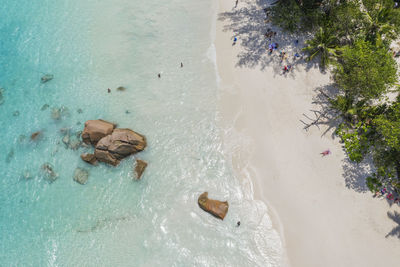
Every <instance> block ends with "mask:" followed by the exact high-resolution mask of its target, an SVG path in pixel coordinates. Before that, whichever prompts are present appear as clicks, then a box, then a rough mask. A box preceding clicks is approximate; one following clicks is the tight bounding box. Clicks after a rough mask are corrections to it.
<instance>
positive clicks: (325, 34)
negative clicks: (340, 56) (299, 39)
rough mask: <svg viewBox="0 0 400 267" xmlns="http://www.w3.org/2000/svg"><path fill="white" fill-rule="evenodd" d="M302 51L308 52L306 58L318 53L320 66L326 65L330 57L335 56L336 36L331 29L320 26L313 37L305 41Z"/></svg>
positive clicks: (312, 57)
mask: <svg viewBox="0 0 400 267" xmlns="http://www.w3.org/2000/svg"><path fill="white" fill-rule="evenodd" d="M303 51H305V52H306V53H308V54H309V56H308V57H307V60H312V59H314V57H316V56H318V55H319V56H320V58H321V66H322V67H326V66H327V65H328V63H329V62H330V61H331V59H332V58H334V57H336V56H337V38H336V36H335V35H334V34H333V32H332V31H331V29H324V28H322V27H320V28H319V30H318V31H317V32H316V33H315V36H314V38H313V39H310V40H307V41H306V47H304V48H303Z"/></svg>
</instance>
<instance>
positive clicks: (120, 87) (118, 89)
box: [117, 86, 126, 91]
mask: <svg viewBox="0 0 400 267" xmlns="http://www.w3.org/2000/svg"><path fill="white" fill-rule="evenodd" d="M125 90H126V88H125V87H123V86H119V87H118V88H117V91H125Z"/></svg>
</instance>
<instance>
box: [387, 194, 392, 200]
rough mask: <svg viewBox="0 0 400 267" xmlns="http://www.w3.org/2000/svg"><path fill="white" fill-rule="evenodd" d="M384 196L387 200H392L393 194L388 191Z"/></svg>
mask: <svg viewBox="0 0 400 267" xmlns="http://www.w3.org/2000/svg"><path fill="white" fill-rule="evenodd" d="M386 198H387V199H388V200H392V199H393V198H394V197H393V194H392V193H389V194H387V196H386Z"/></svg>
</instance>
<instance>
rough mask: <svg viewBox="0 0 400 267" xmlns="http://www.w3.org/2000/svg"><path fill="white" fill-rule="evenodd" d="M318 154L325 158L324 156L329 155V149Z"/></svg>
mask: <svg viewBox="0 0 400 267" xmlns="http://www.w3.org/2000/svg"><path fill="white" fill-rule="evenodd" d="M320 154H321V155H322V156H323V157H325V156H328V155H329V154H331V151H330V150H329V149H327V150H325V151H322V152H321V153H320Z"/></svg>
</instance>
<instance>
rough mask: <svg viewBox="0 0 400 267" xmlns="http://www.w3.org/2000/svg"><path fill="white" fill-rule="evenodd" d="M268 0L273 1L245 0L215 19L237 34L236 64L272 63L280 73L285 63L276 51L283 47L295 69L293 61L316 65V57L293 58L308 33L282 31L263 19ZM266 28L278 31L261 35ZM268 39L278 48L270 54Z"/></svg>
mask: <svg viewBox="0 0 400 267" xmlns="http://www.w3.org/2000/svg"><path fill="white" fill-rule="evenodd" d="M271 2H274V1H268V0H256V1H246V2H245V6H244V7H242V8H235V9H233V10H232V11H228V12H222V13H220V14H219V16H218V19H219V20H220V21H224V22H225V25H224V27H223V31H225V32H226V31H229V32H232V38H231V39H232V40H233V38H234V37H237V38H238V44H239V45H240V46H241V47H242V49H241V51H240V52H239V54H238V61H237V63H236V66H237V67H247V68H256V67H260V69H261V70H264V69H265V68H266V67H267V66H272V67H273V69H274V72H275V73H276V74H279V73H282V67H283V65H284V63H282V61H281V59H280V58H279V52H278V51H285V52H286V53H287V55H288V62H289V63H290V64H291V65H292V66H293V67H295V68H294V69H296V65H302V66H305V69H306V70H309V69H311V68H318V66H319V65H318V64H317V61H310V62H306V61H305V60H304V59H297V60H295V58H294V54H295V53H296V52H297V53H299V54H302V52H301V48H302V47H303V44H304V41H305V40H306V39H308V38H309V36H306V35H305V34H302V35H298V34H290V33H286V32H285V33H284V34H281V33H282V31H281V30H280V29H279V28H278V27H276V26H273V25H272V24H271V23H266V22H265V20H266V19H267V17H266V14H265V11H264V9H265V8H267V7H269V6H270V3H271ZM268 30H271V31H274V32H277V35H276V36H274V37H272V38H271V40H269V38H266V37H265V36H264V34H265V33H266V32H267V31H268ZM295 40H298V44H295ZM232 42H233V41H232ZM271 43H278V44H279V49H278V51H274V52H273V53H272V54H269V52H268V45H269V44H271ZM293 75H294V74H292V75H290V76H293Z"/></svg>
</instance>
